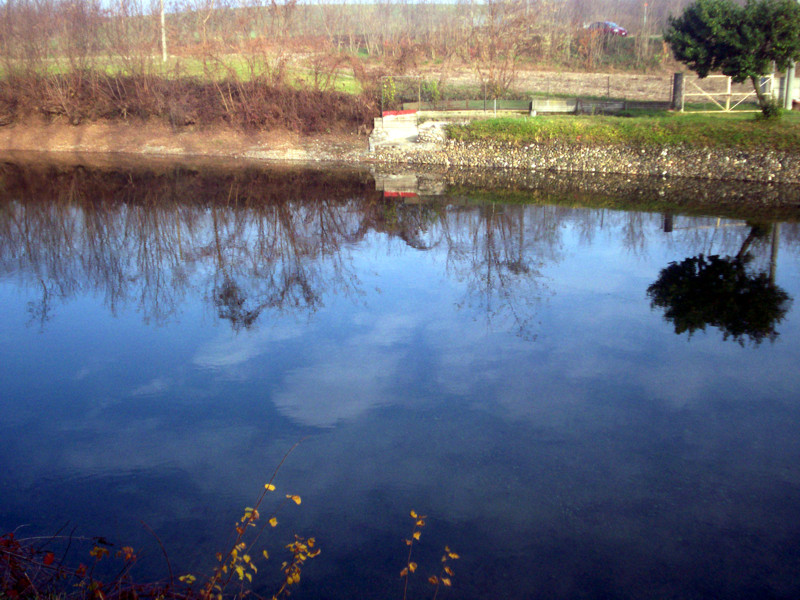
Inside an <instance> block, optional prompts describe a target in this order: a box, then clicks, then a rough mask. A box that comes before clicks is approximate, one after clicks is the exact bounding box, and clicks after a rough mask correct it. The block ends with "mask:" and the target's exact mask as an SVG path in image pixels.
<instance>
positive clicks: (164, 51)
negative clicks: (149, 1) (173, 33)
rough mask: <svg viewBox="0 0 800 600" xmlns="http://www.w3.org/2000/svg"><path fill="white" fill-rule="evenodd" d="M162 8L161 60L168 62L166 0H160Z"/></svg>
mask: <svg viewBox="0 0 800 600" xmlns="http://www.w3.org/2000/svg"><path fill="white" fill-rule="evenodd" d="M159 3H160V8H161V62H167V24H166V18H165V17H164V0H159Z"/></svg>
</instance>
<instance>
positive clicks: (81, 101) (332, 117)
mask: <svg viewBox="0 0 800 600" xmlns="http://www.w3.org/2000/svg"><path fill="white" fill-rule="evenodd" d="M374 111H375V105H374V102H372V103H371V102H370V101H369V99H367V98H366V97H363V96H361V97H353V96H350V95H348V94H344V93H341V92H334V91H321V90H314V89H297V88H293V87H289V86H286V85H283V86H280V85H269V84H266V83H265V82H263V81H262V80H260V79H255V80H250V81H242V80H236V79H234V80H225V81H222V82H201V81H198V80H197V79H193V78H192V79H177V80H174V79H166V78H163V77H154V76H145V75H140V76H125V75H108V74H105V73H102V72H99V71H72V72H69V73H67V74H64V75H38V74H28V75H12V76H10V77H7V78H6V79H4V80H2V81H0V122H2V124H9V123H14V122H18V121H20V120H23V119H25V117H30V116H32V115H39V116H44V117H46V118H48V119H53V118H64V119H66V120H67V121H68V122H69V123H71V124H73V125H78V124H80V123H81V122H83V121H86V120H97V119H112V120H113V119H129V118H138V119H145V120H146V119H162V120H165V121H168V122H169V123H170V124H171V125H172V126H173V127H183V126H187V125H195V124H202V125H215V124H228V125H234V126H237V127H241V128H243V129H245V130H271V129H276V128H282V129H288V130H290V131H297V132H300V133H304V134H310V133H326V132H330V131H353V130H358V129H359V128H363V127H365V126H366V125H367V123H368V122H369V120H370V119H371V117H372V116H373V113H374Z"/></svg>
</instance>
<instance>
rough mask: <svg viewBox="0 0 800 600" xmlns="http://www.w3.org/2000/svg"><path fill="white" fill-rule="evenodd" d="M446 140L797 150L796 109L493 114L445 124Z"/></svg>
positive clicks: (799, 139) (799, 120)
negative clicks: (778, 113)
mask: <svg viewBox="0 0 800 600" xmlns="http://www.w3.org/2000/svg"><path fill="white" fill-rule="evenodd" d="M448 135H449V137H450V138H451V139H455V140H459V141H465V142H467V141H479V140H495V141H498V142H504V143H507V144H510V145H515V146H522V145H526V144H536V143H549V142H560V143H567V144H575V145H623V144H624V145H634V146H688V147H724V148H743V149H750V150H755V149H773V150H781V151H788V152H798V153H800V113H798V112H787V113H785V114H784V115H783V118H781V119H779V120H764V119H761V118H759V117H757V116H755V115H754V114H753V113H746V114H736V113H731V114H689V113H668V112H659V113H649V114H640V115H634V116H625V117H622V116H620V117H617V116H614V117H612V116H588V115H587V116H574V115H551V116H537V117H532V118H530V117H529V118H498V119H489V120H485V121H474V122H472V123H470V124H467V125H451V126H449V127H448Z"/></svg>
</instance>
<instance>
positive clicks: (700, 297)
mask: <svg viewBox="0 0 800 600" xmlns="http://www.w3.org/2000/svg"><path fill="white" fill-rule="evenodd" d="M776 227H777V226H772V234H773V236H776V235H777V229H775V228H776ZM769 232H770V228H768V227H766V226H764V225H761V224H752V225H751V226H750V231H749V233H748V235H747V237H746V238H745V240H744V242H743V243H742V247H741V248H740V250H739V252H738V253H737V254H736V255H735V256H724V257H720V256H718V255H712V256H704V255H703V254H700V255H698V256H693V257H689V258H687V259H685V260H683V261H681V262H680V263H678V262H673V263H670V264H669V266H667V267H666V268H664V269H662V270H661V273H660V275H659V277H658V279H657V280H656V281H655V282H654V283H653V284H652V285H650V286H649V287H648V288H647V294H648V296H649V297H650V299H651V306H653V307H659V308H663V309H665V312H664V318H665V319H667V320H668V321H670V322H671V323H673V325H674V326H675V333H676V334H682V333H684V332H688V334H689V336H691V335H692V334H693V333H694V332H696V331H698V330H700V331H704V330H705V328H706V326H707V325H710V326H712V327H716V328H718V329H719V330H720V331H721V332H722V335H723V338H724V339H728V338H731V339H733V340H735V341H737V342H738V343H739V344H741V345H743V344H744V342H745V340H747V339H749V340H751V341H753V342H754V343H755V344H760V343H761V342H762V341H764V340H765V339H768V340H770V341H774V340H775V338H776V337H777V336H778V332H777V330H776V329H775V327H776V326H777V325H778V324H779V323H780V322H781V321H782V320H783V318H784V316H785V315H786V313H787V311H788V310H789V307H790V305H791V299H790V298H789V295H788V294H787V293H786V292H785V291H784V290H782V289H781V288H780V287H778V286H776V285H775V283H774V265H775V263H776V257H775V256H774V253H775V252H777V243H773V244H772V251H773V256H772V257H771V260H770V265H771V271H770V272H769V273H765V272H755V271H754V270H753V269H752V268H750V266H751V265H752V262H753V255H752V254H751V253H750V251H749V250H750V248H751V246H752V244H753V243H754V242H755V241H757V240H764V239H765V238H767V236H768V235H769Z"/></svg>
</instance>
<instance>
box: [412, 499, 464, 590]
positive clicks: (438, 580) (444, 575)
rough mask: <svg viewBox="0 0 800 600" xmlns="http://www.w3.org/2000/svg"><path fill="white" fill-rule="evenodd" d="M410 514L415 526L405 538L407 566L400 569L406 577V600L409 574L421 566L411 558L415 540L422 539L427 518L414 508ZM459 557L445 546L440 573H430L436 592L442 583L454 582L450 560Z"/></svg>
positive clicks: (429, 580) (450, 584) (447, 585)
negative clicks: (409, 535)
mask: <svg viewBox="0 0 800 600" xmlns="http://www.w3.org/2000/svg"><path fill="white" fill-rule="evenodd" d="M409 514H410V516H411V518H412V519H413V520H414V527H413V529H412V530H411V538H410V539H407V540H405V542H406V546H408V559H407V561H406V566H405V567H403V569H402V570H401V571H400V577H401V578H403V579H405V584H404V586H403V600H406V596H407V592H408V578H409V574H411V573H414V572H416V570H417V569H418V568H419V565H418V564H417V563H415V562H414V561H412V560H411V553H412V551H413V546H414V542H418V541H420V538H421V537H422V531H421V529H422V528H423V527H425V519H426V518H427V517H426V516H425V515H419V514H417V512H416V511H414V510H412V511H411V512H410V513H409ZM458 558H459V555H458V554H456V553H455V552H453V551H452V550H450V548H449V546H445V547H444V554H443V555H442V561H441V565H442V570H441V572H440V573H439V574H438V575H430V576H429V577H428V583H430V584H431V585H434V586H436V593H438V591H439V586H440V585H443V586H445V587H450V586H452V584H453V582H452V580H451V577H453V575H454V572H453V569H452V568H451V567H450V565H449V564H448V562H449V561H450V560H457V559H458ZM436 593H434V598H435V597H436Z"/></svg>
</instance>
